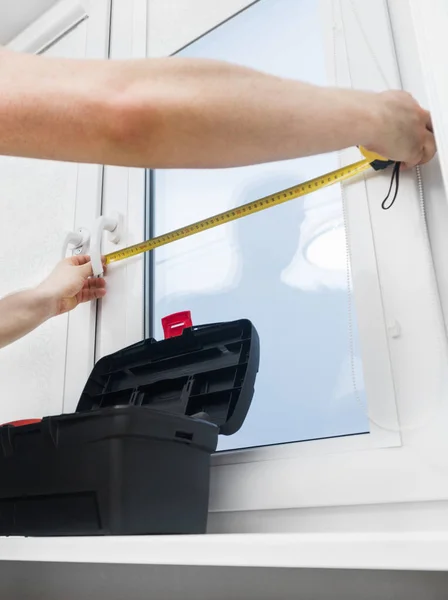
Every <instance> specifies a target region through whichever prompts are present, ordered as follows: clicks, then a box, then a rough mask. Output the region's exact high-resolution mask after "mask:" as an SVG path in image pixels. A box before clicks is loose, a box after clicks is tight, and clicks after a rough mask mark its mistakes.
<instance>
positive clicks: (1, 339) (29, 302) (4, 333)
mask: <svg viewBox="0 0 448 600" xmlns="http://www.w3.org/2000/svg"><path fill="white" fill-rule="evenodd" d="M51 316H52V307H51V303H50V302H49V301H48V299H47V298H45V297H44V296H41V295H40V293H39V291H38V290H37V289H34V290H26V291H23V292H18V293H16V294H12V295H11V296H7V297H6V298H3V299H1V300H0V348H3V347H5V346H7V345H8V344H12V342H15V341H16V340H18V339H19V338H21V337H23V336H24V335H26V334H27V333H30V331H32V330H33V329H36V327H39V325H42V323H44V322H45V321H46V320H47V319H49V318H50V317H51Z"/></svg>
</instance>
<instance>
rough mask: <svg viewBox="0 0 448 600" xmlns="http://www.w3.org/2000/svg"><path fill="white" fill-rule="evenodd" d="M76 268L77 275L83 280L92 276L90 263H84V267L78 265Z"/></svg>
mask: <svg viewBox="0 0 448 600" xmlns="http://www.w3.org/2000/svg"><path fill="white" fill-rule="evenodd" d="M76 268H77V269H78V273H80V275H81V276H82V277H83V278H84V279H87V278H88V277H91V276H92V275H93V271H92V263H91V262H90V261H89V262H87V263H85V264H84V265H79V266H78V267H76Z"/></svg>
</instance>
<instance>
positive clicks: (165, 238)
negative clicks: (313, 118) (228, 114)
mask: <svg viewBox="0 0 448 600" xmlns="http://www.w3.org/2000/svg"><path fill="white" fill-rule="evenodd" d="M369 168H370V161H369V159H367V158H365V159H364V160H361V161H358V162H356V163H353V164H351V165H347V166H346V167H341V168H340V169H336V170H335V171H331V172H330V173H326V174H325V175H321V176H320V177H316V178H314V179H310V180H309V181H305V182H303V183H300V184H299V185H295V186H293V187H290V188H287V189H285V190H282V191H280V192H277V193H276V194H270V195H269V196H265V197H264V198H259V199H258V200H254V201H252V202H248V203H247V204H244V205H243V206H238V207H236V208H232V209H230V210H227V211H225V212H223V213H220V214H218V215H214V216H213V217H209V218H207V219H203V220H202V221H198V222H197V223H192V224H191V225H187V226H185V227H181V228H180V229H176V230H175V231H170V232H169V233H165V234H163V235H160V236H157V237H155V238H152V239H150V240H147V241H146V242H141V243H139V244H135V245H133V246H129V247H128V248H123V249H122V250H117V251H116V252H112V253H110V254H107V255H106V257H105V260H106V264H110V263H112V262H117V261H120V260H125V259H126V258H131V257H132V256H138V255H139V254H143V253H144V252H148V251H150V250H155V249H156V248H160V247H161V246H165V245H167V244H170V243H172V242H175V241H177V240H181V239H184V238H187V237H190V236H192V235H195V234H196V233H200V232H201V231H206V230H208V229H212V228H214V227H218V226H219V225H224V224H225V223H230V222H232V221H236V220H237V219H241V218H243V217H246V216H248V215H250V214H254V213H257V212H260V211H262V210H266V209H268V208H272V207H273V206H278V205H279V204H284V203H285V202H289V201H291V200H295V199H297V198H300V197H303V196H307V195H308V194H311V193H313V192H316V191H318V190H321V189H323V188H325V187H328V186H330V185H334V184H336V183H340V182H342V181H346V180H347V179H351V178H352V177H355V176H356V175H359V174H360V173H362V172H363V171H366V170H367V169H369Z"/></svg>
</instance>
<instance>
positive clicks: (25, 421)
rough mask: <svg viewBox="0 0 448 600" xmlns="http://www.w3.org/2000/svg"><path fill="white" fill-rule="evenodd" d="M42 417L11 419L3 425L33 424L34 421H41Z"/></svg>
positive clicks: (19, 425) (20, 425)
mask: <svg viewBox="0 0 448 600" xmlns="http://www.w3.org/2000/svg"><path fill="white" fill-rule="evenodd" d="M41 421H42V419H21V420H19V421H10V422H9V423H3V424H2V425H1V427H6V425H10V426H11V427H23V426H24V425H33V424H34V423H40V422H41Z"/></svg>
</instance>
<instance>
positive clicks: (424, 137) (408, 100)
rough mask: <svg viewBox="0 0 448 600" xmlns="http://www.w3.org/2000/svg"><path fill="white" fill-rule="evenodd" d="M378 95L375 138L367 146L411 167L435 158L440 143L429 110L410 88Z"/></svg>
mask: <svg viewBox="0 0 448 600" xmlns="http://www.w3.org/2000/svg"><path fill="white" fill-rule="evenodd" d="M375 96H376V102H375V104H376V107H374V109H373V110H374V111H375V113H376V115H377V123H376V125H375V127H374V131H373V132H372V135H373V137H372V140H373V141H372V143H371V144H369V145H367V146H366V148H367V149H368V150H373V151H374V152H377V153H378V154H380V155H381V156H384V157H387V158H390V159H391V160H396V161H400V162H402V163H403V166H404V167H407V168H411V167H415V166H416V165H419V164H423V163H426V162H428V161H429V160H431V159H432V158H433V156H434V154H435V152H436V143H435V139H434V134H433V130H432V123H431V116H430V114H429V112H428V111H426V110H424V109H423V108H422V107H421V106H420V105H419V104H418V103H417V102H416V101H415V100H414V98H413V97H412V96H411V95H410V94H408V93H407V92H399V91H389V92H383V93H382V94H377V95H375Z"/></svg>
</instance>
